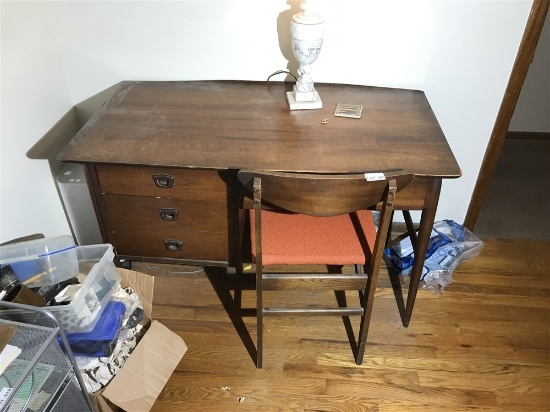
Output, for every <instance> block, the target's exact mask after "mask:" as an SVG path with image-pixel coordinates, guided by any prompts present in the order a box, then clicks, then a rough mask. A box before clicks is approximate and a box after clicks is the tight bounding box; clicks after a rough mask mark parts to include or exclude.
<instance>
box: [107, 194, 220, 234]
mask: <svg viewBox="0 0 550 412" xmlns="http://www.w3.org/2000/svg"><path fill="white" fill-rule="evenodd" d="M103 199H104V201H105V207H106V208H107V214H108V216H109V221H110V223H111V228H112V229H113V230H116V229H118V228H122V227H140V228H159V229H178V228H179V229H187V230H200V231H214V232H216V231H218V232H223V231H225V232H227V231H228V218H227V203H223V202H217V201H210V202H206V201H202V200H180V199H165V198H155V197H143V196H126V195H110V194H106V195H104V197H103Z"/></svg>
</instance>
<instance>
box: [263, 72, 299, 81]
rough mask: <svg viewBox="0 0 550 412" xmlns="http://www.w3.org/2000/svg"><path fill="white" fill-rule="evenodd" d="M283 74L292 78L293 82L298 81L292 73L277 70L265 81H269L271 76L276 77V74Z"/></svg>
mask: <svg viewBox="0 0 550 412" xmlns="http://www.w3.org/2000/svg"><path fill="white" fill-rule="evenodd" d="M283 73H286V74H290V75H291V76H292V77H294V80H296V81H298V79H297V78H296V76H294V74H292V73H291V72H289V71H288V70H277V71H276V72H273V73H271V74H270V75H269V76H268V78H267V81H269V79H271V78H272V77H273V76H276V75H278V74H283Z"/></svg>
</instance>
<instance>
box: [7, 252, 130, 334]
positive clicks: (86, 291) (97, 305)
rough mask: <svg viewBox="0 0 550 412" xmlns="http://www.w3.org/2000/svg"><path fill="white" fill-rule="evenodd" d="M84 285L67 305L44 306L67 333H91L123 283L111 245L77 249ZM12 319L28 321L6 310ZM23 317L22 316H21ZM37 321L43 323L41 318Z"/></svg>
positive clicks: (20, 314)
mask: <svg viewBox="0 0 550 412" xmlns="http://www.w3.org/2000/svg"><path fill="white" fill-rule="evenodd" d="M75 253H76V256H77V261H78V266H79V269H78V270H77V272H79V273H80V274H79V275H78V277H79V278H80V279H81V282H82V286H81V287H80V290H79V291H78V293H77V294H76V296H75V297H74V298H73V300H72V301H71V302H70V303H69V304H66V305H59V306H45V307H44V309H47V310H48V311H50V312H51V313H52V314H53V315H55V317H56V318H57V319H58V320H59V322H60V324H61V326H63V329H64V330H65V332H66V333H76V332H79V333H80V332H89V331H91V330H92V329H93V328H94V326H95V325H96V323H97V321H98V320H99V317H100V315H101V312H102V311H103V309H104V308H105V306H106V305H107V302H109V300H110V299H111V297H112V296H113V293H114V292H115V291H116V290H117V288H118V286H119V285H120V275H119V273H118V271H117V269H116V267H115V265H114V263H113V258H114V252H113V247H112V246H111V245H110V244H101V245H89V246H78V247H76V248H75ZM5 312H11V313H10V319H14V320H18V321H25V322H29V321H30V320H29V319H27V318H26V317H25V315H24V314H23V313H16V311H12V310H9V311H8V310H6V311H5ZM20 317H23V318H20ZM34 321H35V323H37V324H42V319H40V318H39V317H38V318H36V319H34Z"/></svg>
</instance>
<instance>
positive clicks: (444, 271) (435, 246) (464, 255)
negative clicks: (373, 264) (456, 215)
mask: <svg viewBox="0 0 550 412" xmlns="http://www.w3.org/2000/svg"><path fill="white" fill-rule="evenodd" d="M481 249H483V242H482V241H481V240H480V239H478V238H477V237H476V236H475V235H474V234H473V233H472V232H470V231H469V230H468V229H467V228H465V227H463V226H461V225H459V224H458V223H456V222H454V221H452V220H442V221H440V222H436V223H434V225H433V230H432V235H431V237H430V242H429V244H428V251H427V253H426V260H425V261H424V267H423V270H422V275H421V277H420V287H421V288H422V289H426V290H429V291H431V292H433V293H443V290H444V289H445V287H446V286H447V285H449V284H451V283H452V281H453V278H452V274H453V271H454V270H455V269H456V267H457V266H458V265H459V263H460V262H462V261H464V260H466V259H471V258H473V257H476V256H477V255H479V253H480V252H481ZM384 253H385V255H386V256H387V257H388V259H389V260H390V262H391V263H392V265H393V266H394V267H395V268H396V269H397V270H398V271H399V272H400V279H401V282H402V283H403V284H404V285H405V286H408V284H409V280H410V278H409V275H410V273H411V271H412V265H413V262H414V252H413V250H412V245H411V240H410V238H409V237H407V238H406V239H403V240H401V241H400V242H398V243H396V244H395V245H393V246H392V247H390V248H387V249H386V250H385V251H384Z"/></svg>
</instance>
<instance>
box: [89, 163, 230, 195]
mask: <svg viewBox="0 0 550 412" xmlns="http://www.w3.org/2000/svg"><path fill="white" fill-rule="evenodd" d="M96 170H97V175H98V178H99V184H100V186H101V191H102V192H103V193H112V194H118V195H137V196H153V197H165V198H178V199H189V200H220V201H221V200H223V201H225V200H226V199H227V186H226V184H225V182H224V181H223V179H222V178H221V177H220V174H219V173H218V172H217V171H215V170H196V169H173V168H162V167H136V166H119V165H98V166H97V167H96Z"/></svg>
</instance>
